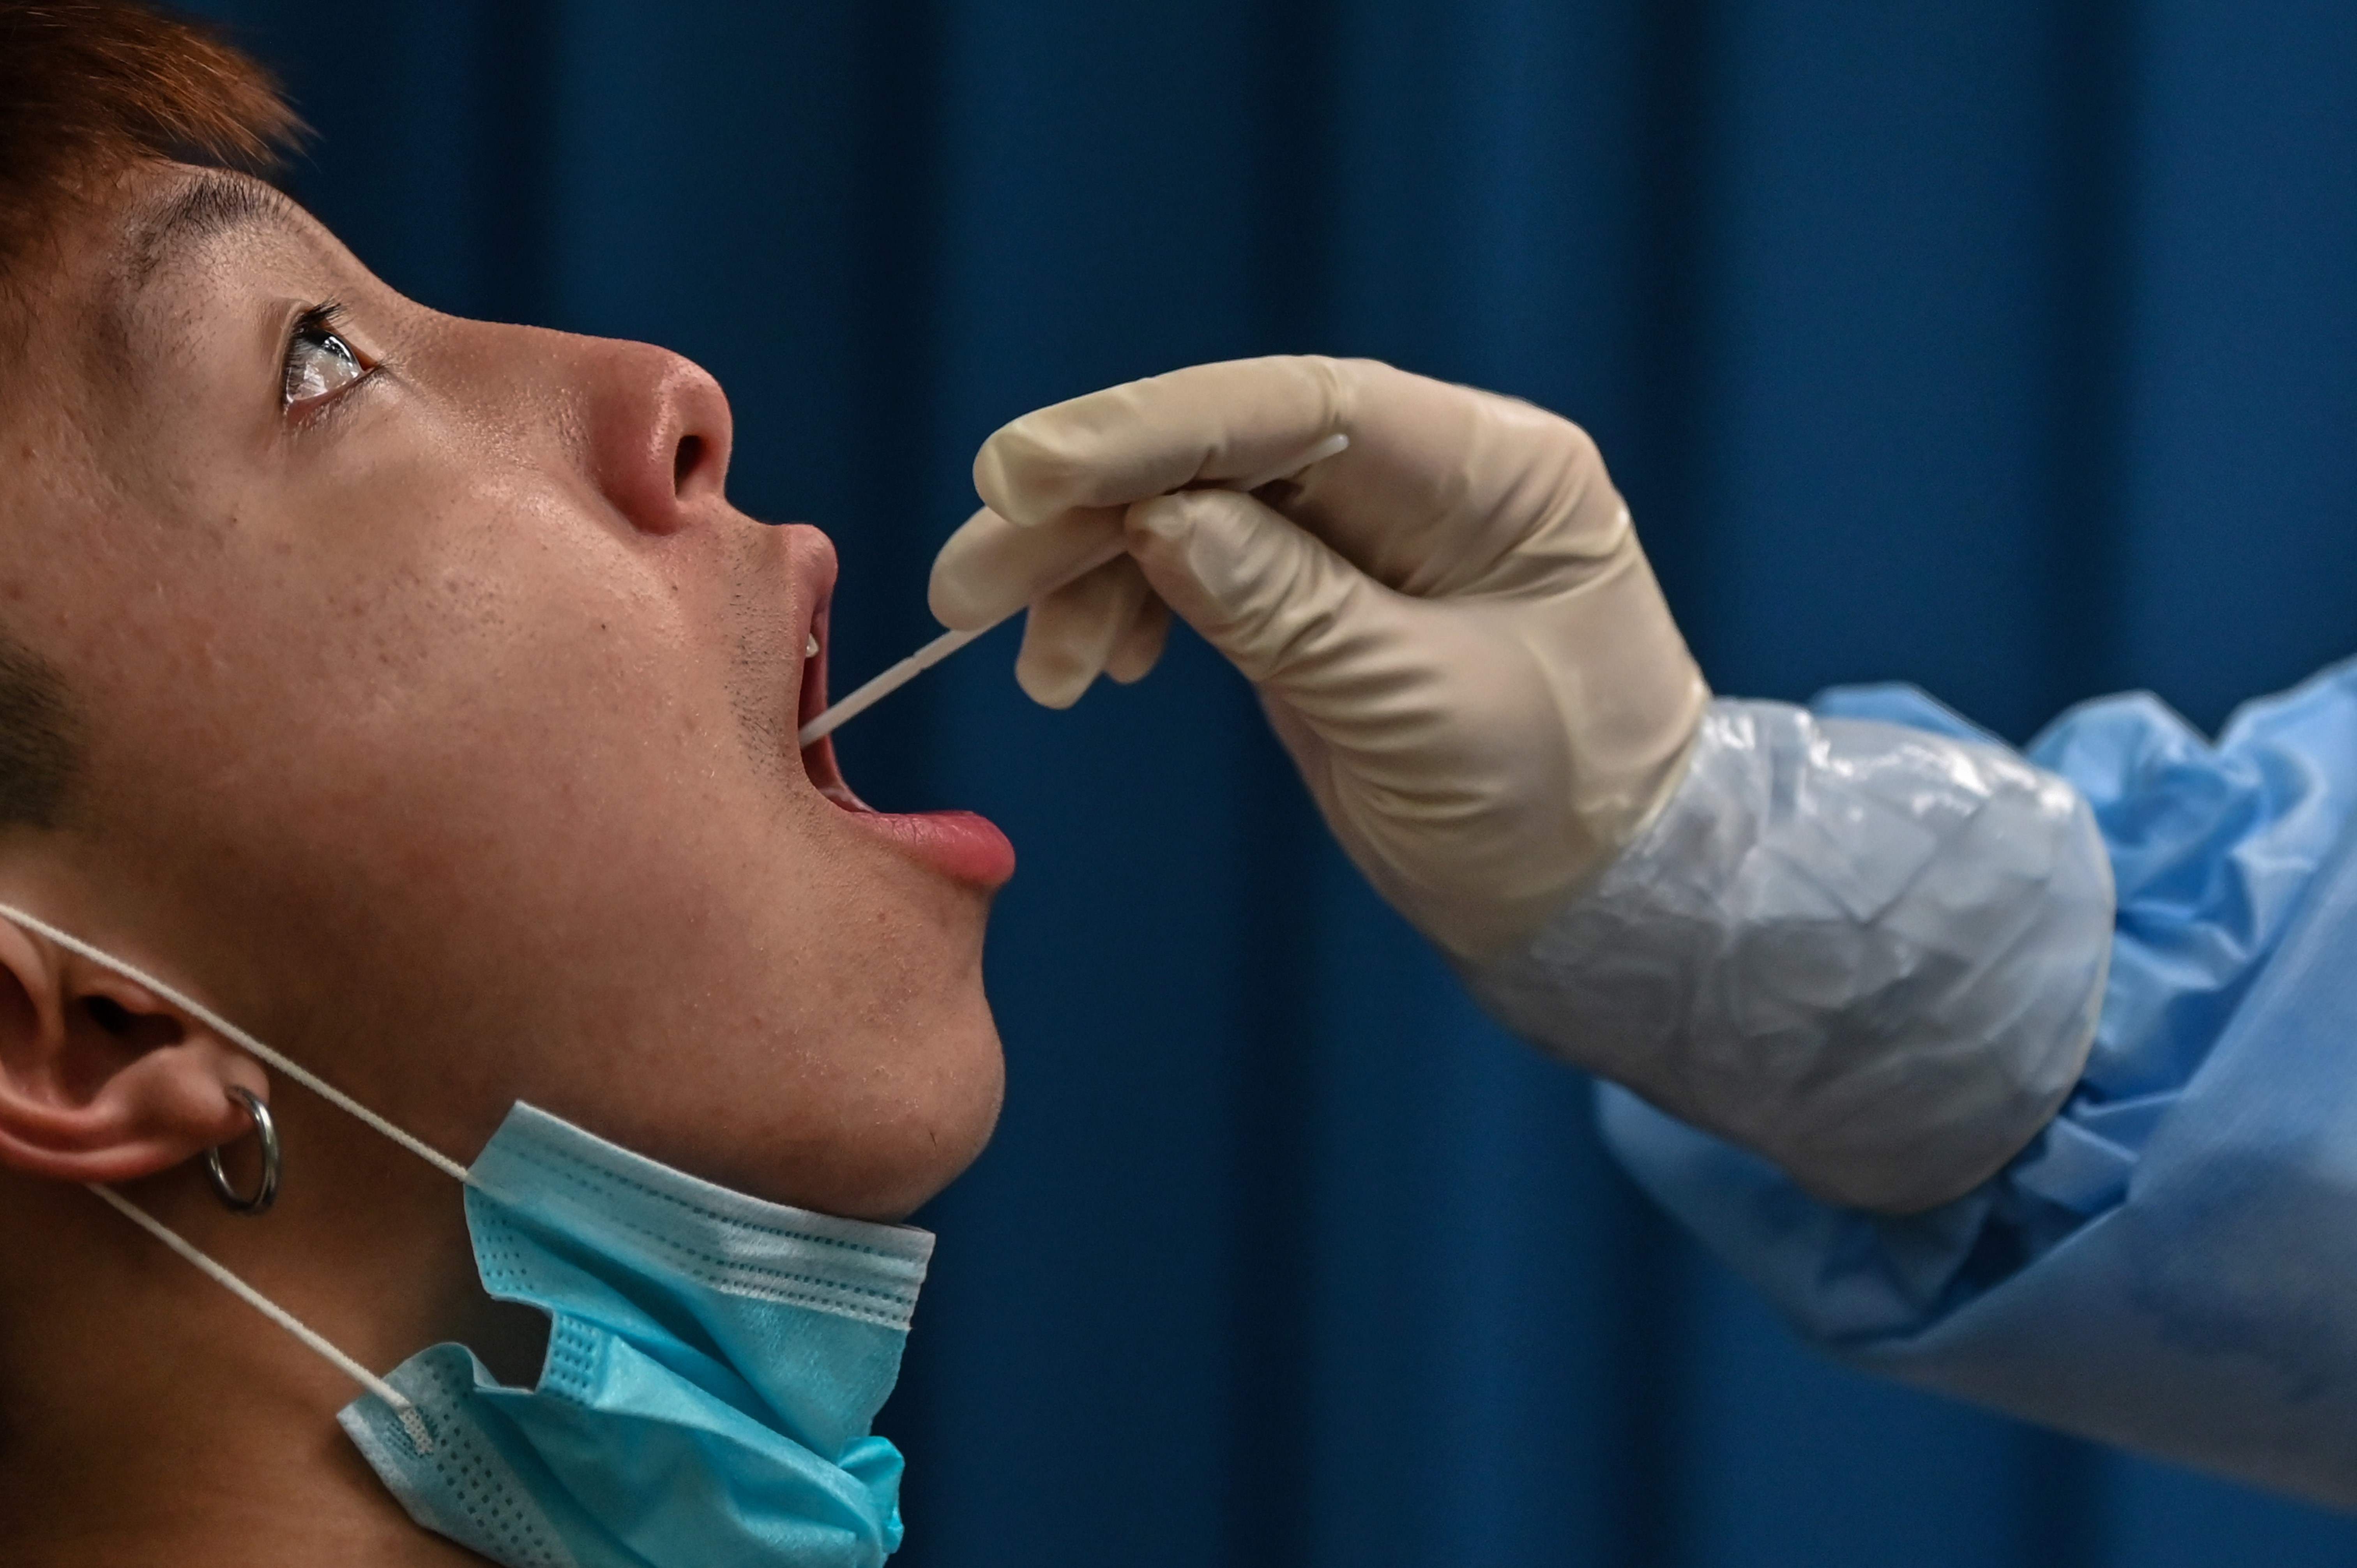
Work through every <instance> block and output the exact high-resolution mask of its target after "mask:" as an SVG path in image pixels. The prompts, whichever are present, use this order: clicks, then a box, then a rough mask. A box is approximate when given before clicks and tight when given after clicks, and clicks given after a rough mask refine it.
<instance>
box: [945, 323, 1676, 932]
mask: <svg viewBox="0 0 2357 1568" xmlns="http://www.w3.org/2000/svg"><path fill="white" fill-rule="evenodd" d="M1337 432H1340V433H1342V434H1345V435H1348V436H1349V437H1350V440H1351V445H1350V446H1349V448H1348V449H1347V450H1346V451H1344V452H1342V453H1341V454H1340V456H1334V457H1332V458H1329V459H1328V460H1326V461H1324V462H1322V463H1318V465H1316V466H1315V467H1312V468H1310V469H1309V470H1308V471H1307V472H1305V473H1303V474H1301V475H1299V476H1297V478H1294V479H1292V480H1289V481H1281V482H1278V483H1275V484H1271V485H1266V486H1265V487H1263V489H1261V490H1260V491H1259V492H1258V493H1257V494H1254V495H1243V494H1239V493H1237V492H1234V491H1232V490H1222V489H1209V488H1189V487H1206V486H1214V485H1217V484H1219V483H1220V482H1222V480H1235V479H1242V478H1247V477H1250V476H1254V475H1260V474H1265V473H1267V472H1269V471H1270V470H1271V469H1273V468H1275V467H1279V466H1280V465H1282V464H1283V463H1285V462H1286V459H1287V458H1288V457H1290V456H1294V455H1297V454H1300V453H1303V452H1306V451H1308V449H1309V448H1311V447H1312V446H1315V445H1316V444H1317V443H1318V442H1319V441H1320V440H1321V439H1323V438H1325V437H1328V436H1330V435H1334V434H1335V433H1337ZM974 488H975V489H977V490H978V491H979V492H980V493H981V495H982V498H983V499H984V500H985V501H986V502H988V503H989V504H988V506H987V507H986V508H985V510H982V511H980V512H977V513H976V514H975V515H974V517H973V518H972V519H971V520H969V521H967V522H966V523H965V524H964V526H963V527H962V528H960V529H959V530H958V532H956V533H955V534H954V535H952V538H951V539H950V541H949V542H948V543H947V544H946V545H945V546H943V547H942V553H941V555H940V557H939V559H938V560H937V561H936V562H935V563H934V566H933V577H932V589H931V604H932V609H933V613H934V615H935V616H936V617H938V618H940V619H941V621H942V623H943V624H944V625H946V626H949V627H951V628H956V629H970V628H976V627H981V626H986V625H989V624H991V623H992V622H993V621H995V620H996V619H998V618H1001V617H1003V616H1005V615H1007V614H1009V613H1011V612H1012V611H1013V610H1015V609H1016V608H1017V607H1020V606H1022V605H1025V604H1029V605H1030V607H1031V613H1030V618H1029V624H1028V628H1026V632H1025V636H1024V644H1023V651H1022V654H1021V656H1020V658H1019V660H1018V661H1017V677H1018V679H1019V680H1020V681H1021V682H1022V684H1023V687H1024V689H1025V690H1026V691H1027V692H1028V693H1030V694H1031V695H1032V696H1033V697H1035V698H1036V699H1038V700H1039V701H1040V702H1042V703H1048V704H1049V705H1050V706H1063V705H1066V704H1068V703H1071V702H1073V701H1075V700H1077V699H1078V698H1079V696H1080V694H1081V693H1082V691H1084V690H1085V689H1086V688H1087V686H1088V685H1089V683H1090V682H1092V680H1094V679H1095V677H1096V676H1097V675H1098V674H1099V673H1100V672H1105V673H1110V674H1112V675H1113V676H1114V678H1115V679H1117V680H1135V679H1137V678H1138V677H1139V676H1141V675H1143V674H1144V673H1145V672H1146V670H1147V669H1148V668H1150V667H1151V666H1152V664H1153V662H1154V660H1155V659H1156V657H1157V655H1158V654H1159V652H1160V650H1161V644H1162V638H1163V633H1164V631H1165V629H1166V628H1167V626H1168V620H1167V613H1166V611H1165V607H1166V606H1167V607H1168V609H1170V610H1175V611H1177V613H1178V614H1179V615H1180V616H1181V617H1183V618H1185V619H1186V620H1187V621H1188V623H1189V625H1191V626H1193V627H1194V628H1195V629H1196V630H1197V631H1199V632H1200V633H1201V634H1202V635H1203V637H1204V638H1205V639H1207V640H1209V641H1210V642H1211V645H1212V646H1213V647H1214V648H1217V649H1218V650H1220V651H1221V652H1222V653H1223V654H1225V655H1226V656H1227V657H1228V658H1229V659H1230V660H1232V661H1233V662H1234V663H1235V664H1236V666H1237V667H1238V668H1239V669H1241V670H1242V671H1243V673H1244V675H1245V676H1246V677H1247V678H1248V679H1249V680H1251V681H1252V682H1253V683H1254V686H1255V687H1257V688H1258V689H1259V692H1260V695H1261V699H1262V703H1263V704H1264V706H1265V708H1266V710H1267V712H1268V715H1269V719H1270V722H1271V723H1272V724H1273V725H1275V729H1276V732H1277V734H1278V736H1280V737H1281V738H1282V739H1283V740H1284V742H1285V745H1286V747H1287V749H1289V750H1290V751H1291V752H1292V754H1293V757H1294V760H1295V761H1296V762H1297V764H1298V765H1299V767H1300V768H1301V772H1302V776H1303V778H1304V779H1306V780H1307V781H1308V785H1309V789H1310V792H1311V794H1312V795H1314V796H1315V797H1316V799H1317V801H1318V808H1319V809H1320V810H1321V811H1323V812H1324V813H1325V816H1326V820H1327V822H1328V823H1329V825H1330V826H1331V827H1332V829H1333V831H1334V833H1335V835H1336V836H1337V837H1338V838H1340V840H1341V842H1342V844H1343V847H1344V848H1345V849H1346V850H1348V851H1349V853H1350V854H1351V859H1352V860H1354V861H1356V862H1357V863H1358V865H1359V866H1360V868H1361V870H1362V871H1364V872H1365V873H1366V875H1367V876H1368V877H1369V878H1370V879H1371V880H1372V882H1373V883H1374V885H1375V886H1376V888H1377V889H1378V890H1379V891H1381V892H1382V893H1383V896H1384V897H1386V898H1388V899H1390V900H1391V902H1392V904H1393V905H1394V907H1395V908H1398V909H1399V910H1400V911H1401V912H1402V913H1403V914H1405V916H1406V917H1407V918H1408V919H1409V920H1411V921H1412V922H1414V923H1415V925H1416V926H1417V927H1418V928H1419V929H1421V930H1423V931H1424V932H1425V933H1426V935H1427V936H1429V937H1431V938H1432V939H1433V940H1436V941H1437V942H1439V943H1440V944H1441V945H1442V946H1443V947H1444V948H1446V949H1448V950H1449V951H1450V952H1451V953H1452V954H1454V955H1456V956H1457V957H1458V959H1459V960H1460V961H1466V962H1471V963H1478V962H1480V961H1483V960H1484V959H1486V958H1489V957H1491V956H1493V955H1496V954H1498V953H1500V952H1502V951H1505V950H1510V949H1512V947H1513V946H1514V945H1515V944H1516V943H1517V942H1519V941H1521V940H1523V939H1525V938H1527V937H1529V936H1530V935H1532V934H1533V933H1534V932H1535V931H1536V930H1537V929H1539V927H1541V926H1542V925H1543V924H1544V922H1545V921H1546V919H1547V918H1548V917H1549V916H1550V915H1551V914H1553V913H1554V912H1555V910H1556V909H1557V908H1559V907H1561V906H1562V905H1563V904H1564V903H1565V902H1566V899H1568V898H1569V897H1572V896H1573V895H1574V894H1575V893H1576V892H1577V890H1578V889H1579V888H1580V887H1582V886H1584V885H1585V884H1587V882H1589V881H1590V880H1591V879H1593V878H1594V877H1595V876H1596V875H1598V873H1599V872H1601V870H1602V869H1603V868H1604V866H1605V865H1608V864H1609V862H1610V860H1611V859H1612V857H1613V856H1614V854H1617V853H1618V852H1619V850H1620V848H1621V846H1622V845H1623V844H1625V843H1628V841H1629V840H1630V839H1631V837H1632V836H1633V835H1634V834H1635V833H1636V832H1638V830H1639V829H1640V828H1641V827H1642V826H1643V825H1644V824H1645V822H1647V821H1648V820H1649V818H1650V817H1651V815H1652V812H1653V811H1654V809H1655V807H1656V806H1658V805H1659V804H1660V803H1661V802H1662V801H1663V799H1664V798H1665V797H1666V796H1667V795H1668V793H1669V792H1670V790H1671V789H1673V788H1674V786H1675V784H1676V782H1677V780H1678V778H1679V774H1680V770H1681V768H1682V766H1683V764H1684V759H1685V756H1686V752H1687V747H1688V744H1689V742H1690V740H1691V738H1692V736H1693V735H1694V733H1695V725H1696V724H1697V722H1698V720H1699V717H1700V714H1701V713H1702V709H1703V706H1704V704H1705V703H1706V701H1707V700H1708V697H1709V693H1708V691H1707V690H1706V687H1705V686H1704V684H1703V680H1702V675H1701V672H1700V671H1698V670H1697V669H1696V668H1695V662H1694V660H1693V658H1692V657H1691V656H1690V655H1689V654H1688V653H1687V651H1686V648H1685V644H1684V640H1683V639H1681V638H1680V637H1679V635H1678V629H1677V627H1676V625H1675V624H1674V622H1673V621H1672V620H1671V618H1670V614H1669V609H1668V607H1666V606H1665V605H1664V604H1663V600H1662V595H1661V590H1660V588H1659V587H1658V586H1657V585H1655V583H1654V580H1653V575H1652V570H1651V569H1650V568H1649V567H1648V566H1647V565H1646V564H1645V557H1644V553H1643V552H1642V551H1641V550H1640V549H1639V548H1638V544H1637V538H1636V534H1635V532H1633V531H1632V530H1631V526H1630V521H1629V512H1628V509H1627V507H1626V506H1624V505H1623V504H1622V502H1621V499H1620V496H1619V495H1618V494H1617V493H1616V492H1615V491H1614V489H1613V488H1612V484H1611V481H1610V480H1609V479H1608V478H1606V476H1605V472H1604V465H1603V462H1602V460H1601V459H1600V458H1599V457H1598V455H1597V451H1596V446H1595V443H1594V442H1592V441H1590V440H1589V439H1588V437H1587V435H1586V433H1585V432H1583V431H1581V430H1580V429H1579V428H1578V427H1577V425H1574V424H1571V423H1570V422H1569V421H1567V420H1564V419H1561V418H1558V417H1556V416H1555V415H1554V414H1551V413H1546V412H1544V411H1543V410H1541V409H1537V408H1534V407H1533V406H1531V405H1530V404H1528V403H1519V402H1516V401H1514V400H1512V399H1510V398H1504V397H1500V396H1497V395H1494V394H1492V393H1489V392H1476V391H1473V390H1471V389H1469V388H1466V387H1459V386H1450V385H1448V384H1445V383H1443V382H1440V381H1428V380H1426V379H1425V378H1423V377H1421V376H1414V375H1409V374H1407V373H1406V372H1405V371H1397V370H1394V369H1393V368H1391V367H1390V366H1388V365H1383V364H1377V363H1374V362H1372V361H1371V360H1329V359H1323V358H1298V359H1296V358H1281V359H1275V358H1273V359H1264V360H1237V361H1232V362H1230V363H1226V364H1215V365H1198V366H1195V367H1193V368H1191V369H1189V370H1183V371H1173V372H1172V373H1170V374H1168V375H1163V376H1156V377H1153V378H1151V379H1149V380H1146V381H1133V382H1130V383H1129V384H1127V385H1125V386H1119V387H1114V388H1111V389H1109V390H1107V391H1104V392H1094V393H1092V394H1090V395H1089V396H1086V397H1082V398H1076V399H1074V400H1072V401H1071V402H1069V403H1059V404H1057V405H1056V406H1054V407H1052V408H1047V409H1042V410H1040V411H1039V412H1037V413H1030V414H1027V415H1025V416H1024V417H1023V418H1021V419H1018V420H1017V421H1015V422H1014V423H1013V424H1009V425H1007V426H1006V427H1005V428H1004V429H1002V430H1000V431H999V432H998V433H997V434H996V435H993V436H992V437H991V438H990V439H989V440H988V441H987V442H986V443H985V444H984V446H983V448H982V452H981V454H980V456H977V457H976V458H975V459H974ZM1116 530H1118V531H1122V532H1125V536H1126V541H1127V544H1128V549H1129V553H1128V554H1127V555H1125V556H1123V557H1121V558H1119V559H1117V560H1115V561H1114V562H1112V563H1111V564H1107V565H1105V566H1103V567H1101V568H1099V569H1098V570H1097V571H1095V572H1092V573H1091V574H1089V575H1087V576H1085V577H1082V578H1081V579H1080V580H1078V581H1077V582H1074V583H1072V584H1071V585H1068V586H1065V587H1062V588H1060V589H1054V590H1053V591H1047V590H1049V588H1050V586H1051V585H1053V584H1055V583H1057V582H1059V581H1060V580H1061V578H1062V577H1063V576H1064V575H1066V574H1067V573H1068V572H1069V571H1070V570H1071V568H1072V566H1073V565H1074V564H1077V563H1079V562H1082V561H1084V560H1086V559H1087V558H1088V557H1089V556H1090V555H1091V554H1092V553H1094V552H1096V551H1098V550H1100V549H1102V548H1103V544H1104V542H1105V541H1106V540H1107V539H1108V538H1109V537H1110V536H1111V535H1112V534H1113V532H1114V531H1116Z"/></svg>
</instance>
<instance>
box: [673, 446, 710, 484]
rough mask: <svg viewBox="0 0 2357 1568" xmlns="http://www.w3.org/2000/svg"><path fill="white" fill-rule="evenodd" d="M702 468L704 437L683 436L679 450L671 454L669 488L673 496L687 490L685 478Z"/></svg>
mask: <svg viewBox="0 0 2357 1568" xmlns="http://www.w3.org/2000/svg"><path fill="white" fill-rule="evenodd" d="M703 466H704V437H703V436H701V435H683V436H681V437H680V440H679V449H678V450H677V451H675V452H673V454H672V459H671V488H672V491H673V494H677V493H678V492H679V491H681V490H683V489H687V478H688V476H689V475H690V474H693V473H694V472H695V470H696V469H698V468H700V467H703Z"/></svg>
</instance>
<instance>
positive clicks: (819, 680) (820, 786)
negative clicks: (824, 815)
mask: <svg viewBox="0 0 2357 1568" xmlns="http://www.w3.org/2000/svg"><path fill="white" fill-rule="evenodd" d="M833 607H834V606H833V600H832V597H831V596H830V597H829V598H823V599H821V600H820V601H819V606H818V609H817V611H816V612H815V613H814V614H813V616H812V617H811V624H810V629H809V633H808V640H807V641H806V642H805V643H804V644H803V652H802V698H801V703H800V706H799V707H798V708H797V709H796V710H795V713H794V728H795V730H796V731H797V732H800V730H801V729H802V725H806V724H808V723H810V722H811V720H813V719H814V718H816V717H817V716H818V715H819V714H822V713H824V712H825V711H826V656H827V636H826V633H827V617H828V614H829V612H830V611H831V610H832V608H833ZM813 648H815V649H816V650H817V651H816V652H812V651H811V650H812V649H813ZM802 771H803V772H804V773H806V774H808V775H809V776H810V781H811V784H812V785H813V787H814V788H815V789H817V790H818V792H819V793H820V794H822V795H823V796H825V797H826V798H827V799H828V800H832V801H834V803H835V804H836V805H838V806H840V807H842V808H843V809H844V810H845V811H862V812H866V813H869V814H873V813H874V811H875V808H874V807H873V806H870V805H869V804H868V803H867V802H866V801H865V800H861V799H860V798H859V797H858V796H856V795H855V794H853V793H852V792H851V786H850V785H848V784H846V783H845V782H844V781H843V769H842V768H841V767H840V766H839V765H838V764H837V763H836V761H835V757H834V736H831V735H829V736H820V737H819V738H818V739H817V740H816V741H814V742H813V743H812V744H811V745H809V746H803V747H802Z"/></svg>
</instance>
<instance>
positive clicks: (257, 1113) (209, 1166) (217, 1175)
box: [205, 1084, 279, 1215]
mask: <svg viewBox="0 0 2357 1568" xmlns="http://www.w3.org/2000/svg"><path fill="white" fill-rule="evenodd" d="M229 1094H230V1098H231V1099H232V1100H234V1101H237V1102H238V1103H239V1104H241V1105H242V1106H244V1107H245V1113H246V1114H247V1115H248V1116H250V1117H252V1118H253V1135H254V1138H255V1140H256V1141H257V1142H258V1143H260V1144H261V1145H262V1184H261V1185H260V1186H259V1187H255V1188H254V1189H253V1197H242V1196H241V1195H240V1194H239V1192H238V1190H237V1188H235V1187H231V1185H230V1181H229V1173H228V1172H227V1171H225V1170H223V1169H222V1168H221V1150H222V1149H224V1148H226V1147H228V1145H227V1144H215V1145H214V1146H213V1147H211V1148H210V1149H207V1150H206V1151H205V1177H206V1179H207V1180H209V1181H210V1182H211V1183H212V1184H213V1194H214V1196H216V1197H219V1198H220V1199H221V1205H222V1207H223V1208H227V1209H228V1210H229V1211H230V1212H231V1214H245V1215H254V1214H267V1213H269V1212H270V1206H271V1205H272V1204H274V1203H275V1202H277V1201H278V1167H279V1157H278V1123H277V1122H274V1121H272V1120H271V1118H270V1107H268V1106H267V1105H264V1103H263V1102H262V1101H261V1100H260V1099H259V1098H257V1097H256V1096H255V1095H254V1093H253V1090H248V1089H242V1088H240V1087H239V1086H238V1085H236V1084H231V1085H230V1086H229Z"/></svg>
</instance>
